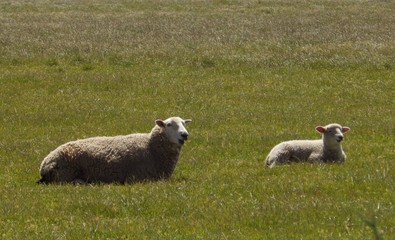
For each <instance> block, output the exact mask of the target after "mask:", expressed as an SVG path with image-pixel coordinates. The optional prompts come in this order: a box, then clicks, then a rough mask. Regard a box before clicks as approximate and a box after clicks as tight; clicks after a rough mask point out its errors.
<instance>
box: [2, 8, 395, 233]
mask: <svg viewBox="0 0 395 240" xmlns="http://www.w3.org/2000/svg"><path fill="white" fill-rule="evenodd" d="M394 39H395V3H394V2H393V1H365V0H363V1H351V0H350V1H348V0H347V1H343V0H334V1H326V0H316V1H301V0H297V1H293V0H280V1H269V0H261V1H223V0H222V1H221V0H218V1H181V0H180V1H157V0H153V1H123V0H111V1H110V0H102V1H99V0H90V1H77V0H75V1H74V0H73V1H61V0H59V1H57V0H56V1H55V0H54V1H52V0H38V1H17V0H7V1H1V3H0V86H1V87H0V238H2V239H317V237H319V238H320V239H374V238H376V239H393V238H394V236H395V206H394V205H395V194H394V192H395V179H394V167H395V162H394V155H395V148H394V142H395V141H394V140H395V128H394V122H395V107H394V106H395V96H394V95H395V94H394V93H395V83H394V81H395V40H394ZM173 115H179V116H181V117H185V118H192V119H193V122H192V123H191V124H189V126H188V130H189V132H190V140H189V141H188V142H187V143H186V144H185V146H184V148H183V150H182V154H181V158H180V162H179V164H178V165H177V167H176V170H175V172H174V175H173V176H172V178H171V179H170V180H169V181H165V182H147V183H139V184H134V185H126V186H122V185H93V186H91V185H87V186H85V185H76V186H75V185H49V186H43V185H38V184H36V183H35V182H36V181H37V180H38V179H39V174H38V168H39V165H40V163H41V161H42V159H43V158H44V157H45V156H46V155H47V154H48V153H49V152H50V151H51V150H53V149H54V148H56V147H57V146H58V145H60V144H62V143H64V142H67V141H70V140H75V139H79V138H86V137H91V136H99V135H119V134H128V133H132V132H147V131H150V129H151V128H152V127H153V124H154V120H155V119H157V118H167V117H169V116H173ZM331 122H338V123H340V124H342V125H346V126H349V127H350V128H351V131H350V132H349V133H347V134H346V138H345V141H344V143H343V147H344V149H345V151H346V153H347V155H348V159H347V162H346V163H345V164H343V165H322V164H294V165H286V166H280V167H277V168H274V169H267V168H265V165H264V159H265V157H266V155H267V153H268V152H269V150H270V149H271V148H272V147H273V146H274V145H275V144H277V143H278V142H280V141H283V140H289V139H308V138H318V137H319V135H318V133H316V132H315V131H314V127H315V126H317V125H325V124H327V123H331Z"/></svg>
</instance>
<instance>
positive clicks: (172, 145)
mask: <svg viewBox="0 0 395 240" xmlns="http://www.w3.org/2000/svg"><path fill="white" fill-rule="evenodd" d="M191 121H192V120H190V119H186V120H184V119H182V118H180V117H171V118H168V119H166V120H164V121H163V120H156V121H155V123H156V125H155V127H154V128H153V129H152V130H151V132H150V133H136V134H130V135H124V136H114V137H93V138H87V139H82V140H77V141H72V142H68V143H65V144H63V145H61V146H59V147H58V148H56V149H55V150H54V151H52V152H51V153H49V155H48V156H47V157H45V158H44V160H43V162H42V163H41V166H40V175H41V179H40V180H39V181H38V182H39V183H51V182H72V183H95V182H103V183H110V182H118V183H131V182H139V181H146V180H160V179H168V178H169V177H170V175H171V174H172V173H173V171H174V168H175V166H176V164H177V161H178V157H179V154H180V151H181V147H182V145H183V144H184V142H185V141H186V140H187V139H188V132H187V130H186V129H185V124H186V123H188V122H191Z"/></svg>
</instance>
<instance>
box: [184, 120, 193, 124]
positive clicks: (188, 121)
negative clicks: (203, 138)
mask: <svg viewBox="0 0 395 240" xmlns="http://www.w3.org/2000/svg"><path fill="white" fill-rule="evenodd" d="M184 122H185V123H190V122H192V119H184Z"/></svg>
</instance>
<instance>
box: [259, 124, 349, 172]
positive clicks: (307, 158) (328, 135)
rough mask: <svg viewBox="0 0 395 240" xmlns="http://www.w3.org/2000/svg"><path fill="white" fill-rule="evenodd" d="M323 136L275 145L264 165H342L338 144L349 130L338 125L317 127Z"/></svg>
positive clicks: (342, 154)
mask: <svg viewBox="0 0 395 240" xmlns="http://www.w3.org/2000/svg"><path fill="white" fill-rule="evenodd" d="M316 130H317V131H319V132H320V133H322V134H323V137H322V139H319V140H292V141H286V142H282V143H280V144H278V145H276V146H275V147H274V148H273V149H272V150H271V151H270V153H269V154H268V156H267V158H266V165H267V166H269V167H273V166H275V165H277V164H284V163H290V162H303V161H304V162H324V163H331V162H337V163H343V162H344V161H345V160H346V154H345V153H344V151H343V149H342V146H341V144H340V142H341V141H342V140H343V134H342V133H345V132H347V131H348V130H349V128H348V127H341V126H340V125H339V124H329V125H327V126H325V127H317V128H316Z"/></svg>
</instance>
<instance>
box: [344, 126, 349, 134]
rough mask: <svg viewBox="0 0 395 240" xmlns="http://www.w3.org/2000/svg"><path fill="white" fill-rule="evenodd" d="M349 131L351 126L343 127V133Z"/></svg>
mask: <svg viewBox="0 0 395 240" xmlns="http://www.w3.org/2000/svg"><path fill="white" fill-rule="evenodd" d="M348 131H350V128H349V127H342V133H346V132H348Z"/></svg>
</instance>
